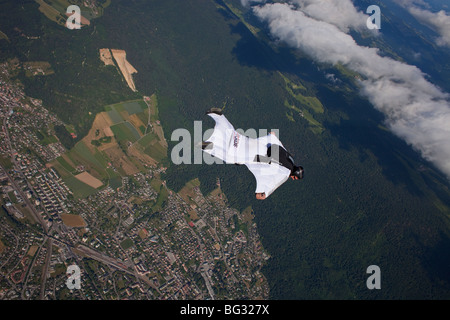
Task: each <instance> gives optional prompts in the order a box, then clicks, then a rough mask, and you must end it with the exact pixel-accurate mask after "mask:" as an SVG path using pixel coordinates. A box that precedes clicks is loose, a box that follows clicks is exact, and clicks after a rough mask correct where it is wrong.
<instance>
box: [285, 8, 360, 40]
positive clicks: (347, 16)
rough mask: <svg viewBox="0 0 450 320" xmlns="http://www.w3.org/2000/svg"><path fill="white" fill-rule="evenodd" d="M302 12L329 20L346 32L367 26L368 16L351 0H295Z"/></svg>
mask: <svg viewBox="0 0 450 320" xmlns="http://www.w3.org/2000/svg"><path fill="white" fill-rule="evenodd" d="M291 3H293V4H296V5H297V6H298V7H299V8H300V10H301V11H302V12H304V13H305V14H307V15H308V16H309V17H312V18H314V19H316V20H321V21H324V22H328V23H330V24H333V25H334V26H336V27H338V28H339V29H340V30H342V31H344V32H346V33H347V32H348V31H349V29H355V30H361V29H362V28H365V27H366V20H367V16H366V15H364V14H363V13H362V12H358V11H357V10H356V8H355V7H354V6H353V3H352V2H351V1H350V0H340V1H330V0H294V1H291Z"/></svg>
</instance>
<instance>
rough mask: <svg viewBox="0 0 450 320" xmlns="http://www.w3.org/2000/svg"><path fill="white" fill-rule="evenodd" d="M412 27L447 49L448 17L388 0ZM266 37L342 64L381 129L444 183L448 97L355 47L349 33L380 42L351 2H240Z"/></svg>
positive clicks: (404, 67)
mask: <svg viewBox="0 0 450 320" xmlns="http://www.w3.org/2000/svg"><path fill="white" fill-rule="evenodd" d="M394 1H395V2H396V3H397V4H398V5H400V6H401V7H403V8H404V9H405V10H407V11H408V12H409V13H410V14H411V15H412V16H413V17H415V18H416V20H417V21H418V23H421V24H424V25H426V26H427V27H429V28H430V29H432V30H434V31H435V33H436V37H435V39H434V41H435V43H436V44H437V45H438V46H448V47H450V15H447V13H446V11H444V10H441V11H432V10H431V9H430V8H429V6H428V5H427V3H426V2H424V1H423V0H394ZM242 3H243V5H245V6H251V10H252V11H253V13H254V14H255V15H256V16H257V17H258V18H259V19H260V20H261V21H263V22H264V23H266V24H267V26H268V28H269V30H270V33H271V35H272V36H273V37H274V38H276V39H278V40H279V41H282V42H284V43H286V44H287V45H289V46H291V47H293V48H297V49H298V50H300V51H301V52H303V53H305V54H307V55H308V56H309V57H310V58H312V59H313V60H315V61H317V62H321V63H330V64H332V65H336V64H342V65H344V66H345V67H347V68H349V69H350V70H352V71H354V72H357V73H359V74H360V75H361V76H362V80H360V85H361V92H360V93H361V95H363V96H364V97H365V98H367V99H368V100H369V101H370V102H371V104H372V105H373V106H374V107H375V108H376V109H378V110H379V111H381V112H382V113H383V114H384V115H385V122H386V123H385V124H386V126H387V127H388V128H389V129H390V130H391V131H392V132H393V133H394V134H396V135H397V136H399V137H400V138H402V139H403V140H405V141H406V142H407V143H408V144H410V145H411V146H412V147H413V148H414V149H416V150H417V151H419V152H420V153H421V155H422V156H423V157H424V158H425V159H427V160H429V161H431V162H432V163H434V165H435V166H436V167H437V168H438V169H440V170H441V171H442V172H443V173H444V174H445V175H446V176H447V177H448V178H450V139H449V137H450V95H449V94H448V93H447V92H444V91H443V90H441V89H440V88H439V87H437V86H435V85H434V84H433V83H431V82H430V81H429V80H428V76H427V75H426V74H424V73H423V72H422V71H421V70H420V69H419V68H417V67H416V66H414V65H409V64H406V63H403V62H400V61H396V60H393V59H391V58H389V57H385V56H382V55H380V53H379V50H378V49H377V48H370V47H364V46H360V45H358V44H357V43H356V41H355V40H354V39H353V38H352V36H351V35H350V31H352V30H353V31H356V32H365V33H368V32H369V33H371V36H374V37H376V36H380V35H381V36H382V32H383V28H382V21H381V29H380V30H377V29H371V30H369V29H368V27H367V24H366V22H367V20H368V18H369V16H370V14H371V13H370V14H367V13H365V12H362V11H359V10H358V9H357V8H356V7H355V6H354V4H353V2H352V1H351V0H289V1H285V2H283V3H272V2H270V3H269V2H266V1H264V0H242Z"/></svg>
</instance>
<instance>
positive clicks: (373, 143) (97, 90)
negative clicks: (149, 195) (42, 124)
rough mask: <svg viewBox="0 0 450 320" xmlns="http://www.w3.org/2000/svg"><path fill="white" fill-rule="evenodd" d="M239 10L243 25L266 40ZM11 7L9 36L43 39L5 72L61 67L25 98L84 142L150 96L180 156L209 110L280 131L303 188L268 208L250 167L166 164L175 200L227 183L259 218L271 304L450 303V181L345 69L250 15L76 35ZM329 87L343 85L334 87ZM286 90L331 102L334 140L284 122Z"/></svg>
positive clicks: (103, 27) (169, 13)
mask: <svg viewBox="0 0 450 320" xmlns="http://www.w3.org/2000/svg"><path fill="white" fill-rule="evenodd" d="M228 3H232V4H233V7H234V8H240V10H242V12H244V14H243V17H246V18H247V19H248V20H247V21H250V22H251V23H252V24H253V25H254V26H255V28H257V30H259V34H258V35H259V36H258V37H256V36H255V35H254V34H253V33H252V32H250V31H249V29H248V28H247V27H246V25H245V24H244V23H243V21H242V20H241V17H238V16H237V15H236V14H235V13H234V12H233V11H231V10H230V9H229V7H228V5H227V4H228ZM21 5H22V6H24V7H25V8H26V10H22V9H21ZM5 6H9V7H8V12H9V13H8V14H6V13H5V10H1V13H0V21H1V22H0V30H2V31H3V32H5V33H6V34H8V36H9V35H14V34H15V32H16V31H14V28H15V27H16V23H15V21H16V20H15V17H17V16H20V17H21V19H20V20H21V21H25V23H23V25H22V26H21V27H20V28H21V30H22V32H23V33H25V34H29V35H36V36H39V37H40V38H39V40H36V41H29V40H27V39H25V38H23V37H20V36H9V38H10V43H7V44H6V47H7V49H6V50H5V51H3V50H2V56H1V57H2V59H4V56H17V57H18V58H19V59H20V60H21V61H48V62H49V63H50V65H51V66H52V68H53V70H54V71H55V73H54V74H52V75H49V76H35V77H26V76H25V75H23V74H22V75H20V76H19V77H20V80H21V81H22V82H23V83H24V84H25V87H26V93H27V95H29V96H32V97H36V98H40V99H42V100H43V101H44V105H45V106H47V107H48V108H49V109H50V110H51V111H52V112H55V113H56V114H57V115H58V116H59V117H60V118H61V119H62V120H63V121H64V122H66V123H67V124H71V125H73V126H74V127H75V129H76V131H77V135H78V137H79V138H82V137H83V136H84V135H85V134H86V133H87V131H88V130H89V128H90V125H91V124H92V121H93V119H94V116H95V114H96V113H97V112H99V111H102V107H103V106H104V105H107V104H112V103H117V102H119V101H124V100H130V99H134V98H138V97H139V95H141V96H142V95H148V96H150V95H151V94H153V93H157V95H158V107H159V112H160V114H159V115H160V119H161V123H162V125H163V127H164V132H165V134H166V139H167V140H168V142H169V154H170V150H171V148H172V147H173V146H174V144H176V142H171V141H170V134H171V132H173V131H174V130H175V129H177V128H186V129H188V130H189V131H191V132H193V124H194V121H197V120H202V121H203V129H204V130H206V129H207V128H210V127H212V126H213V125H214V123H213V121H212V120H211V119H209V117H207V116H205V114H204V112H205V111H206V110H207V109H209V108H211V107H220V108H223V111H224V113H225V114H226V116H227V118H228V119H229V120H230V122H231V123H233V125H234V126H235V127H236V128H242V129H244V130H246V129H249V128H255V129H268V130H270V129H279V130H280V140H281V141H282V142H283V144H284V145H285V146H286V147H287V149H288V151H289V152H290V153H291V154H292V155H293V156H294V158H295V160H296V162H297V163H298V164H301V165H302V166H303V167H304V168H305V178H304V179H303V180H302V181H299V182H298V181H288V182H286V183H285V184H284V185H283V186H281V187H280V188H279V189H278V190H277V191H276V192H275V193H274V194H273V195H271V196H270V197H269V198H268V199H267V200H264V201H258V200H256V199H255V195H254V189H255V186H256V185H255V181H254V178H253V176H252V175H251V173H250V172H249V171H248V170H247V169H246V167H244V166H234V165H206V164H201V165H200V164H199V165H195V164H194V165H178V166H176V165H173V164H171V165H170V164H169V168H168V170H167V173H166V174H165V176H164V179H166V180H167V184H168V186H169V187H170V188H171V189H173V190H175V191H178V190H180V189H181V187H182V186H184V184H185V183H186V182H187V181H189V180H191V179H193V178H195V177H199V179H200V181H201V185H200V187H201V190H202V192H204V193H208V192H210V191H212V190H213V189H214V188H215V183H216V178H217V177H218V178H219V179H220V182H221V186H222V189H223V191H224V192H225V194H226V196H227V199H228V200H229V203H230V205H232V206H233V207H235V208H237V209H239V210H244V208H246V207H248V206H249V205H251V206H252V207H253V210H254V213H255V222H256V223H257V226H258V231H259V233H260V235H261V238H262V243H263V246H264V248H265V249H266V250H267V251H268V252H269V254H270V256H271V259H270V260H268V262H267V264H266V266H265V267H264V270H263V271H264V274H265V275H266V277H267V278H268V281H269V284H270V295H271V298H273V299H437V298H441V299H442V298H447V299H448V298H450V291H449V288H450V274H449V272H448V268H449V266H450V223H449V216H450V209H449V207H450V192H449V189H448V188H449V184H448V181H446V180H445V179H444V178H443V177H442V175H441V174H440V173H439V172H438V171H436V169H435V168H434V167H433V166H432V165H431V164H430V163H427V162H426V161H424V160H423V159H422V158H421V157H420V156H419V155H418V154H417V153H416V152H415V151H414V150H412V149H411V148H410V147H409V146H408V145H406V143H404V142H403V141H402V140H400V139H398V138H397V137H396V136H394V135H393V134H392V133H390V132H389V131H387V130H385V129H383V126H382V125H383V117H382V115H381V114H380V113H379V112H377V111H376V110H374V109H373V107H372V106H371V105H370V103H369V102H368V101H366V100H364V99H363V98H361V97H360V96H359V94H358V88H357V87H356V86H355V84H354V82H353V81H352V79H351V78H348V77H347V76H346V74H345V72H342V69H339V68H336V67H333V66H329V65H317V64H315V63H313V62H312V61H310V60H309V59H308V58H306V57H305V56H303V55H302V54H300V53H298V52H294V51H293V50H292V49H289V48H287V47H284V46H283V45H278V46H275V45H274V44H273V43H272V41H271V39H270V38H268V37H267V36H266V34H267V30H265V28H266V27H265V26H264V25H262V24H260V23H259V22H258V21H254V20H252V19H251V17H248V16H247V15H246V14H245V11H244V10H245V9H244V8H242V7H241V6H240V2H239V1H237V0H233V1H231V0H229V1H220V0H218V1H200V0H199V1H194V0H192V1H156V0H155V1H143V0H142V1H138V0H136V1H129V0H123V1H113V2H112V3H111V5H110V6H109V7H108V8H107V10H105V12H104V15H103V16H102V17H101V18H98V19H96V20H95V21H94V23H93V25H91V26H90V27H89V28H85V29H82V30H79V31H76V32H71V31H68V30H65V29H64V28H63V27H60V26H58V25H56V24H53V23H52V22H51V21H49V20H48V19H46V18H45V17H44V16H42V15H38V14H35V11H36V10H37V8H36V4H35V3H34V2H33V1H21V4H20V5H19V4H18V3H17V4H16V3H8V4H2V7H5ZM33 10H34V11H33ZM37 25H38V26H41V27H40V28H36V26H37ZM94 26H95V29H94ZM0 41H4V40H0ZM3 43H4V42H3ZM99 48H120V49H123V50H125V51H126V52H127V60H128V61H129V62H130V63H131V64H132V65H133V66H134V67H135V68H136V69H137V70H138V73H136V74H134V75H133V77H134V79H135V83H136V87H137V89H138V92H137V93H134V92H132V91H131V90H130V89H129V88H128V87H127V86H126V84H125V83H124V80H123V78H121V75H120V74H119V73H118V72H117V71H116V70H115V69H114V67H112V66H104V65H103V63H102V62H101V61H100V59H99V56H98V49H99ZM326 73H333V74H335V75H336V76H338V77H339V78H340V79H341V81H342V84H341V85H340V86H335V85H333V84H332V83H330V82H327V81H326V78H325V77H324V75H325V74H326ZM282 75H283V76H282ZM284 77H287V78H288V79H289V80H290V81H292V82H293V83H297V84H301V85H302V89H298V90H299V91H298V92H299V93H301V94H302V95H305V96H311V97H316V98H317V99H318V100H319V101H320V102H321V104H322V105H323V107H324V111H323V113H316V114H314V118H315V120H316V121H318V122H319V123H320V124H321V126H322V127H323V128H324V130H323V131H321V132H317V131H314V130H311V125H310V123H309V122H308V121H307V119H305V118H303V117H302V116H301V115H300V114H299V113H295V112H293V113H292V114H290V117H289V118H288V117H287V116H286V113H287V112H289V111H290V110H289V109H288V108H287V107H286V105H285V101H288V102H289V103H290V104H292V103H299V102H298V101H297V102H296V101H295V99H293V97H292V94H291V93H290V92H289V90H287V89H286V81H285V78H284ZM299 107H304V108H307V106H303V105H300V104H299ZM55 129H56V128H55ZM417 168H422V169H421V170H417ZM373 264H375V265H378V266H379V267H380V269H381V274H382V289H381V290H368V289H367V287H366V279H367V277H368V275H367V274H366V269H367V267H368V266H369V265H373Z"/></svg>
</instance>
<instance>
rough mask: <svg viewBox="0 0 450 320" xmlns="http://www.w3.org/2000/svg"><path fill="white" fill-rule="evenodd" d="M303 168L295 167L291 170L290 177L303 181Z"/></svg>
mask: <svg viewBox="0 0 450 320" xmlns="http://www.w3.org/2000/svg"><path fill="white" fill-rule="evenodd" d="M303 172H304V171H303V167H302V166H298V167H297V166H295V167H294V169H293V170H292V175H293V176H294V177H297V178H299V179H303Z"/></svg>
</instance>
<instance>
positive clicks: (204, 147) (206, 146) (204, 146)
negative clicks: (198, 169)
mask: <svg viewBox="0 0 450 320" xmlns="http://www.w3.org/2000/svg"><path fill="white" fill-rule="evenodd" d="M212 148H213V143H212V142H205V141H203V142H202V150H211V149H212Z"/></svg>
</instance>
